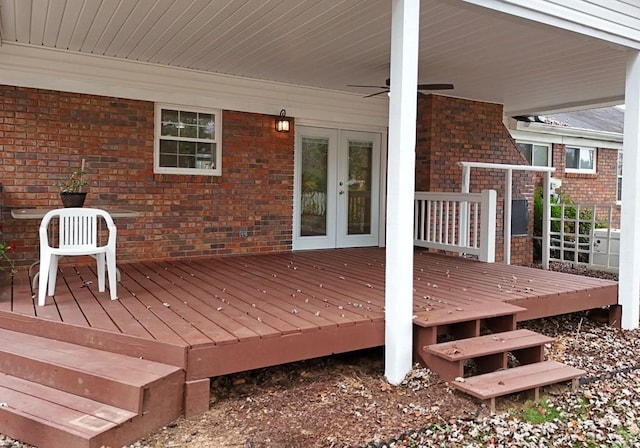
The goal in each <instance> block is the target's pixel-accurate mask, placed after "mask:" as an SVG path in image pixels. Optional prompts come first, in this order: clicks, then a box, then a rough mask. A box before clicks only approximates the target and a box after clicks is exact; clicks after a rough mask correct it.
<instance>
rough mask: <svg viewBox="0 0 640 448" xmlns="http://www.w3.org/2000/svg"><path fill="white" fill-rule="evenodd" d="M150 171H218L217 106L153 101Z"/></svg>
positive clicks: (219, 148)
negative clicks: (188, 106) (152, 150)
mask: <svg viewBox="0 0 640 448" xmlns="http://www.w3.org/2000/svg"><path fill="white" fill-rule="evenodd" d="M155 114H156V117H155V118H156V120H155V135H156V137H155V148H154V149H155V150H154V159H155V160H154V172H156V173H167V174H196V175H209V176H220V175H221V174H222V167H221V162H222V142H221V141H220V135H221V132H220V123H221V116H222V113H221V111H220V110H218V109H200V108H184V107H182V106H171V105H165V104H157V105H156V112H155Z"/></svg>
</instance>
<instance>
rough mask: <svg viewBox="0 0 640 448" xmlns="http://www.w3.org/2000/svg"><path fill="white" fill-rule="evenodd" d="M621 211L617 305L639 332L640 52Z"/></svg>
mask: <svg viewBox="0 0 640 448" xmlns="http://www.w3.org/2000/svg"><path fill="white" fill-rule="evenodd" d="M622 148H623V149H622V151H623V154H624V163H623V165H622V210H621V218H620V230H621V231H620V271H619V282H618V304H619V305H622V328H626V329H633V328H638V323H639V319H640V299H639V297H638V295H639V294H640V52H638V51H631V50H630V51H629V57H628V59H627V78H626V88H625V111H624V141H623V146H622Z"/></svg>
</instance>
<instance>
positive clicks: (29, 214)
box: [11, 207, 141, 290]
mask: <svg viewBox="0 0 640 448" xmlns="http://www.w3.org/2000/svg"><path fill="white" fill-rule="evenodd" d="M96 208H101V207H96ZM50 210H54V208H14V209H12V210H11V217H12V218H14V219H38V220H40V219H42V218H44V215H46V214H47V212H49V211H50ZM103 210H105V211H106V212H108V213H109V214H110V215H111V217H112V218H136V217H138V216H140V215H141V213H140V212H136V211H135V210H126V209H121V208H104V209H103ZM38 264H40V261H36V262H34V263H33V264H32V265H31V266H29V276H30V277H31V271H32V270H33V268H34V267H35V266H37V265H38ZM39 276H40V272H36V273H35V275H33V282H32V287H33V289H34V290H35V289H36V285H37V284H38V283H37V281H38V277H39ZM116 277H117V281H120V270H119V269H118V268H116Z"/></svg>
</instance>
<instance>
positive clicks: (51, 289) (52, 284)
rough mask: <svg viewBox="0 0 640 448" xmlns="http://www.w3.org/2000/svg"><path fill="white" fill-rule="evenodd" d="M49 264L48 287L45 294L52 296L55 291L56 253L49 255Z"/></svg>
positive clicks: (56, 274) (56, 273) (56, 275)
mask: <svg viewBox="0 0 640 448" xmlns="http://www.w3.org/2000/svg"><path fill="white" fill-rule="evenodd" d="M50 259H51V262H50V263H51V264H49V289H48V292H47V294H48V295H50V296H52V295H54V294H55V292H56V279H57V278H58V255H51V257H50Z"/></svg>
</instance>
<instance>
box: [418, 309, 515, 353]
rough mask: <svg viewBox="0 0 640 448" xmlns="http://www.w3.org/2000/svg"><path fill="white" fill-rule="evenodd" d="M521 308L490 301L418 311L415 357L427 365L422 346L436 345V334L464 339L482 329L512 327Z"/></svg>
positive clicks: (496, 331) (500, 330)
mask: <svg viewBox="0 0 640 448" xmlns="http://www.w3.org/2000/svg"><path fill="white" fill-rule="evenodd" d="M524 311H526V309H525V308H521V307H519V306H515V305H510V304H508V303H504V302H490V303H476V304H473V305H469V306H465V307H457V308H442V309H436V310H430V311H421V312H418V313H416V314H415V315H414V319H413V328H414V353H415V355H416V358H417V359H418V361H421V362H422V363H423V364H426V362H427V360H426V359H423V350H422V349H423V347H425V346H428V345H433V344H435V343H436V342H437V340H438V336H439V335H444V334H448V335H449V336H451V337H453V338H454V339H464V338H472V337H476V336H480V332H481V330H482V329H483V328H485V329H487V330H490V331H491V332H493V333H500V332H504V331H511V330H515V329H516V322H517V319H516V317H517V314H518V313H521V312H524Z"/></svg>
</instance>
